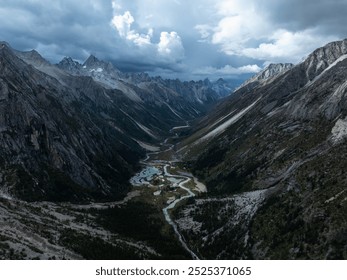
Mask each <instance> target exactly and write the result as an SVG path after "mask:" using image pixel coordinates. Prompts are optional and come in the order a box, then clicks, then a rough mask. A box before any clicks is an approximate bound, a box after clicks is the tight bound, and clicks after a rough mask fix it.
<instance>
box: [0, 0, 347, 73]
mask: <svg viewBox="0 0 347 280" xmlns="http://www.w3.org/2000/svg"><path fill="white" fill-rule="evenodd" d="M0 2H1V5H0V18H1V24H0V34H1V38H0V40H6V41H8V42H9V43H10V44H11V45H12V46H13V47H15V48H17V49H21V50H30V49H38V50H39V51H40V52H41V53H42V55H43V56H45V57H46V58H48V59H49V60H50V61H52V62H54V63H55V62H58V61H59V60H60V59H61V58H62V57H63V56H71V57H73V58H75V59H78V60H80V61H82V60H84V59H86V57H87V56H88V55H89V54H91V53H92V54H94V55H96V56H97V57H99V58H100V59H104V60H110V61H113V62H114V63H115V64H116V66H117V67H119V68H121V69H122V70H131V71H148V72H150V73H154V74H158V73H165V75H167V76H169V75H172V77H173V78H176V77H178V76H179V77H183V78H184V77H195V78H196V77H197V76H194V75H193V72H195V71H197V70H196V69H200V70H201V69H204V67H206V66H208V67H210V70H211V71H205V73H206V75H208V73H214V74H213V75H215V74H216V73H217V74H216V75H224V73H227V72H228V71H229V72H230V73H239V72H242V71H241V67H243V66H244V65H259V66H260V65H263V64H264V63H268V62H296V61H299V60H300V59H301V58H302V57H303V56H305V55H307V54H309V53H310V52H311V51H313V50H314V49H315V48H317V47H320V46H322V45H324V44H325V43H327V42H328V41H332V40H337V39H343V38H344V37H346V28H345V26H346V19H345V18H346V16H345V15H346V13H347V1H343V0H329V1H327V0H305V1H302V0H291V1H288V0H267V1H259V0H232V1H231V0H200V1H177V0H165V1H153V0H132V1H129V0H86V1H79V0H56V1H44V0H31V1H28V0H0ZM225 65H229V66H230V67H231V68H230V69H228V67H226V68H225V69H224V70H223V68H224V67H225ZM194 69H195V70H194ZM235 69H236V70H235ZM211 75H212V74H211ZM235 75H237V74H235ZM240 75H243V74H240ZM214 77H215V76H214ZM199 78H200V76H199ZM201 78H203V77H202V76H201Z"/></svg>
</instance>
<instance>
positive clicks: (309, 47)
mask: <svg viewBox="0 0 347 280" xmlns="http://www.w3.org/2000/svg"><path fill="white" fill-rule="evenodd" d="M269 39H270V40H271V41H272V42H271V43H262V44H260V45H259V46H258V47H256V48H245V49H243V50H242V52H241V53H242V54H243V55H245V56H247V57H251V58H255V59H260V60H266V61H271V62H299V61H300V60H302V58H303V56H304V54H308V53H310V52H312V51H313V50H314V49H315V48H317V46H323V45H325V44H326V43H328V42H331V41H334V40H337V38H336V37H335V36H321V35H319V34H318V33H317V32H316V31H315V30H304V31H300V32H289V31H287V30H284V29H280V30H277V31H275V33H274V34H273V35H272V36H271V37H270V38H269Z"/></svg>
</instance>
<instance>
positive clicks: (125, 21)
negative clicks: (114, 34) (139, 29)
mask: <svg viewBox="0 0 347 280" xmlns="http://www.w3.org/2000/svg"><path fill="white" fill-rule="evenodd" d="M134 21H135V20H134V18H133V16H132V15H131V13H130V12H129V11H126V12H125V13H124V15H115V16H114V17H113V18H112V20H111V25H112V26H113V27H115V28H116V29H117V30H118V33H119V35H120V36H121V37H126V36H127V35H128V33H129V32H130V27H131V24H132V23H134Z"/></svg>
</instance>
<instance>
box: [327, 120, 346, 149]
mask: <svg viewBox="0 0 347 280" xmlns="http://www.w3.org/2000/svg"><path fill="white" fill-rule="evenodd" d="M331 134H332V136H331V140H332V142H333V143H334V144H337V143H339V142H340V141H341V140H343V139H344V138H345V137H346V136H347V118H345V119H343V120H342V119H338V120H337V121H336V123H335V126H334V127H333V128H332V130H331Z"/></svg>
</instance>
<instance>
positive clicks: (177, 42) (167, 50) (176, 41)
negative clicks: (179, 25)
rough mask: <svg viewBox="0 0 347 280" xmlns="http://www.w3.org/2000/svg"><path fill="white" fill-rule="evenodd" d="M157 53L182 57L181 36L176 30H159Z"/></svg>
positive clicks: (178, 58) (177, 57)
mask: <svg viewBox="0 0 347 280" xmlns="http://www.w3.org/2000/svg"><path fill="white" fill-rule="evenodd" d="M158 53H159V54H160V55H161V56H165V57H173V58H175V59H177V60H180V59H182V58H183V57H184V48H183V45H182V40H181V37H180V36H178V34H177V33H176V32H170V33H168V32H161V34H160V41H159V43H158Z"/></svg>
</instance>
